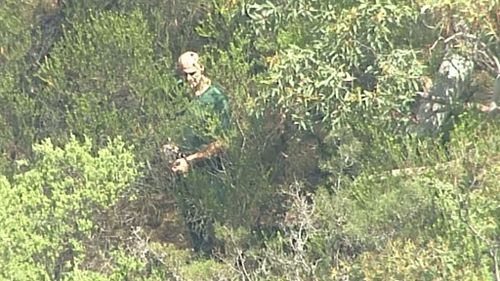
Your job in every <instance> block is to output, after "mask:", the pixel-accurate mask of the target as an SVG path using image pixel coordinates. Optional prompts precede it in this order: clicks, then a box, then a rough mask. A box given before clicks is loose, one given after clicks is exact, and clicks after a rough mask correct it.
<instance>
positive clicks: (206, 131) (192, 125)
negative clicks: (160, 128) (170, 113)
mask: <svg viewBox="0 0 500 281" xmlns="http://www.w3.org/2000/svg"><path fill="white" fill-rule="evenodd" d="M185 114H186V115H187V116H186V117H187V118H188V120H187V123H186V125H185V127H184V129H183V139H182V142H181V149H182V150H183V151H184V152H185V153H193V152H195V151H198V150H200V149H202V148H203V146H204V145H207V144H210V143H212V142H214V141H216V140H221V139H223V138H224V137H225V134H226V132H227V131H228V129H229V128H230V112H229V104H228V100H227V96H226V95H225V94H224V91H223V90H222V89H221V88H220V87H218V86H215V85H211V86H210V87H209V88H208V89H207V90H206V91H205V92H203V94H201V95H200V96H198V97H196V98H194V99H193V100H192V101H191V103H190V104H189V108H188V109H187V111H186V113H185Z"/></svg>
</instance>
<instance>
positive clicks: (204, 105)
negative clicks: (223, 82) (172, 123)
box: [178, 85, 231, 254]
mask: <svg viewBox="0 0 500 281" xmlns="http://www.w3.org/2000/svg"><path fill="white" fill-rule="evenodd" d="M184 117H185V118H186V119H184V120H183V122H184V124H183V125H184V128H183V131H182V140H181V141H180V142H179V144H180V147H181V150H182V151H183V152H184V153H185V154H186V155H189V154H192V153H195V152H197V151H200V150H202V149H203V148H204V147H205V146H206V145H208V144H210V143H213V142H215V141H219V142H226V141H227V137H228V135H227V134H228V132H229V130H230V128H231V121H230V120H231V119H230V110H229V103H228V99H227V96H226V95H225V94H224V91H223V90H222V89H221V88H220V87H218V86H214V85H211V86H210V87H209V88H208V89H207V90H206V91H205V92H203V94H201V95H200V96H198V97H195V98H194V99H193V100H192V102H191V103H190V104H189V107H188V109H187V111H186V113H185V116H184ZM222 162H223V161H222V157H221V156H220V155H214V156H212V157H210V158H207V159H203V160H200V161H194V163H192V165H193V167H192V169H191V171H190V173H189V175H188V176H187V177H185V178H184V179H183V181H182V182H183V184H182V185H183V186H180V190H179V191H178V192H179V195H180V196H181V198H182V200H181V202H182V203H181V209H182V211H183V213H184V217H185V219H186V224H187V226H188V229H189V232H190V236H191V241H192V243H193V247H194V249H195V250H196V251H200V252H203V253H205V254H211V253H212V252H213V251H214V250H215V249H216V248H218V247H219V246H217V245H218V244H219V242H218V239H217V238H216V237H215V233H214V229H213V227H214V226H213V221H214V220H216V219H219V218H220V217H221V213H220V212H221V209H220V204H221V203H222V202H224V200H226V195H225V193H226V185H225V183H224V173H223V165H222Z"/></svg>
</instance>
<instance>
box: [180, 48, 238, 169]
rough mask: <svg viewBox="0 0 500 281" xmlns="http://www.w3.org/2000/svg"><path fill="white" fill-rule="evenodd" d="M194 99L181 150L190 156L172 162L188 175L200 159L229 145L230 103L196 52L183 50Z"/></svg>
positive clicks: (182, 60)
mask: <svg viewBox="0 0 500 281" xmlns="http://www.w3.org/2000/svg"><path fill="white" fill-rule="evenodd" d="M177 67H178V69H179V71H180V72H181V73H182V74H183V76H184V78H185V79H186V81H187V83H188V85H189V87H190V88H191V89H192V90H193V91H194V99H193V101H192V103H191V104H190V105H189V108H188V109H187V112H186V113H187V114H188V115H189V117H190V118H192V119H191V121H192V123H191V124H189V126H187V127H186V128H185V129H184V131H183V136H182V143H181V145H180V147H181V150H182V151H183V152H184V153H186V154H187V156H186V157H183V158H180V159H177V160H176V161H175V162H174V163H173V164H172V167H171V169H172V171H173V172H175V173H180V174H185V173H187V172H188V171H189V169H190V167H192V166H193V165H194V164H195V163H197V162H202V160H204V159H209V158H211V157H212V156H214V155H216V154H218V153H220V152H221V151H222V150H223V149H224V148H225V141H224V136H225V132H226V131H227V130H228V128H229V123H230V120H229V105H228V100H227V96H226V95H225V94H224V92H223V90H222V89H221V88H220V87H217V86H215V85H212V83H211V81H210V79H209V78H208V77H206V76H205V75H204V70H205V68H204V66H203V65H202V64H201V63H200V58H199V56H198V54H197V53H195V52H191V51H188V52H185V53H183V54H182V55H181V56H180V57H179V59H178V62H177Z"/></svg>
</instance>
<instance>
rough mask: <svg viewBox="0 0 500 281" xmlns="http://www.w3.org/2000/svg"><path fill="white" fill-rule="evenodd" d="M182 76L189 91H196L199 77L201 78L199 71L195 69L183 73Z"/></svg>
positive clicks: (199, 80)
mask: <svg viewBox="0 0 500 281" xmlns="http://www.w3.org/2000/svg"><path fill="white" fill-rule="evenodd" d="M183 74H184V78H185V79H186V81H187V82H188V84H189V87H191V89H196V87H198V85H199V84H200V82H201V76H202V74H201V69H197V70H194V71H190V72H188V71H183Z"/></svg>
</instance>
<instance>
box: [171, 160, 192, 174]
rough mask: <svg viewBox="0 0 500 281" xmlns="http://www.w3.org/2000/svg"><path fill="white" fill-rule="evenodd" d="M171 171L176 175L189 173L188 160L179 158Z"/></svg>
mask: <svg viewBox="0 0 500 281" xmlns="http://www.w3.org/2000/svg"><path fill="white" fill-rule="evenodd" d="M171 169H172V172H174V173H178V174H186V173H187V172H189V162H188V161H187V160H186V158H179V159H177V160H175V162H174V163H173V164H172V167H171Z"/></svg>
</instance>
